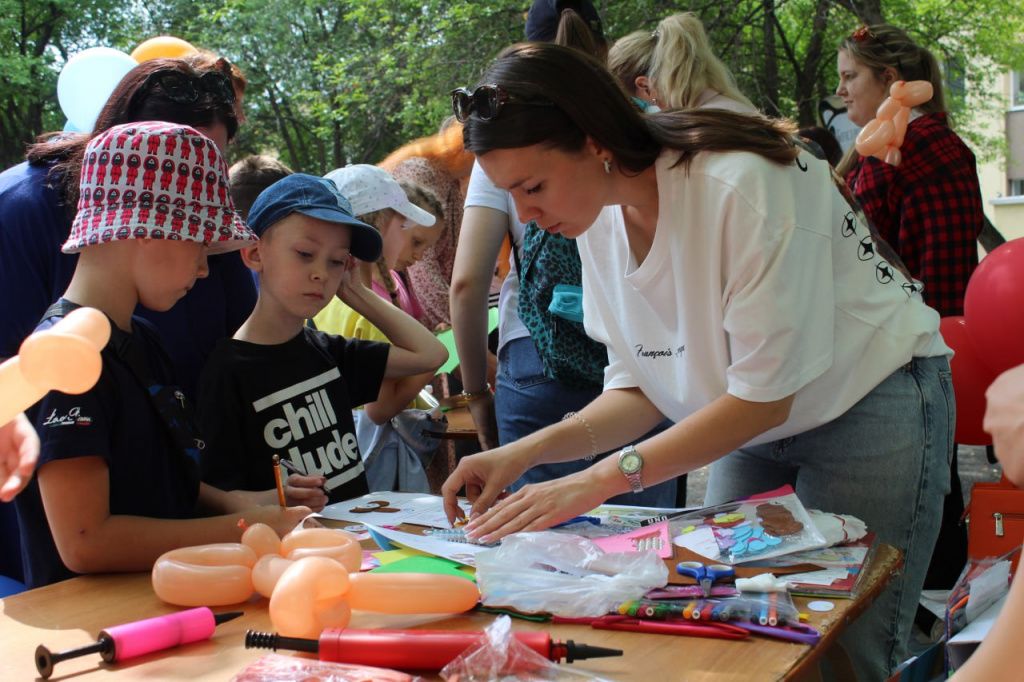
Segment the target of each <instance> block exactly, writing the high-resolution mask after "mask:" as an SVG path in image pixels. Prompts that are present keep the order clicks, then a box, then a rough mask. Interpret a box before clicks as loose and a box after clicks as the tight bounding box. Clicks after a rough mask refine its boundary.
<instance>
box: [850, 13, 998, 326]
mask: <svg viewBox="0 0 1024 682" xmlns="http://www.w3.org/2000/svg"><path fill="white" fill-rule="evenodd" d="M838 62H839V64H838V66H839V87H838V88H837V89H836V94H837V95H839V96H840V97H842V98H843V102H844V103H845V104H846V109H847V114H848V115H849V117H850V120H851V121H853V122H854V123H856V124H857V125H859V126H863V125H865V124H866V123H868V122H869V121H870V120H871V119H873V118H874V117H875V111H876V110H877V109H878V106H879V105H880V104H881V103H882V102H883V101H884V100H885V98H886V97H887V96H888V95H889V86H890V85H892V83H893V82H895V81H898V80H905V81H914V80H926V81H930V82H931V84H932V87H933V88H934V91H935V95H934V96H933V97H932V99H931V100H930V101H928V102H925V103H924V104H922V105H921V106H920V107H916V108H914V109H913V110H912V111H911V114H910V124H909V125H908V126H907V134H906V137H905V139H904V141H903V147H902V149H901V151H902V156H903V161H902V163H901V164H900V165H899V166H892V165H890V164H888V163H885V162H884V161H879V160H878V159H876V158H873V157H862V156H860V155H859V154H857V153H856V151H855V150H854V149H851V150H850V152H849V153H848V154H847V156H846V158H844V159H843V162H842V163H841V164H840V166H839V172H840V174H842V175H843V176H845V178H846V182H847V183H848V184H849V185H850V187H851V188H852V189H853V192H854V195H855V196H856V198H857V200H858V201H859V202H860V204H861V205H862V206H863V208H864V212H865V213H866V214H867V217H868V218H869V219H870V220H871V222H873V223H874V224H875V226H876V227H877V228H878V231H879V233H880V234H881V236H882V238H883V239H885V241H887V242H888V243H889V244H890V245H892V247H893V248H894V249H895V250H896V252H897V253H898V254H899V255H900V257H901V258H902V259H903V261H904V263H906V265H907V268H908V269H909V270H910V273H911V275H913V277H914V278H915V279H918V280H920V281H921V282H922V283H923V284H924V291H923V292H922V293H923V295H924V300H925V302H926V303H927V304H928V305H930V306H931V307H933V308H935V309H936V310H938V311H939V314H940V315H942V316H943V317H945V316H949V315H962V314H963V309H964V291H965V290H966V289H967V280H968V279H970V276H971V273H972V272H974V268H975V267H976V266H977V265H978V247H977V244H976V242H977V238H978V234H979V232H980V231H981V226H982V224H983V222H984V213H983V212H982V204H981V190H980V187H979V184H978V171H977V168H976V165H975V161H974V154H972V153H971V150H970V149H968V148H967V145H965V144H964V142H963V140H961V139H960V137H959V136H957V134H956V133H954V132H953V130H952V129H951V128H950V126H949V121H948V114H947V112H946V105H945V98H944V97H943V92H942V74H941V73H940V71H939V66H938V63H937V62H936V61H935V57H934V56H933V55H932V53H931V52H929V51H928V50H926V49H925V48H923V47H919V46H918V45H916V44H915V43H914V42H913V41H912V40H911V39H910V38H909V37H908V36H907V34H906V33H905V32H904V31H903V30H901V29H898V28H895V27H893V26H887V25H876V26H863V27H861V28H859V29H857V30H856V31H854V32H853V33H852V34H850V36H848V37H847V38H846V39H845V40H843V42H842V43H841V44H840V46H839V60H838Z"/></svg>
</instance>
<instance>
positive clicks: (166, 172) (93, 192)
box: [17, 122, 309, 587]
mask: <svg viewBox="0 0 1024 682" xmlns="http://www.w3.org/2000/svg"><path fill="white" fill-rule="evenodd" d="M227 178H228V171H227V166H226V164H225V163H224V159H223V158H222V157H221V154H220V151H219V150H218V149H217V147H216V146H215V145H214V144H213V142H211V141H210V140H209V139H208V138H206V137H204V136H203V135H201V134H200V133H199V132H197V131H196V130H194V129H192V128H189V127H188V126H182V125H178V124H170V123H161V122H144V123H131V124H126V125H121V126H117V127H114V128H111V129H109V130H107V131H105V132H103V133H100V134H99V135H97V136H96V137H95V138H94V139H92V140H91V141H90V142H89V144H88V146H87V148H86V151H85V161H84V163H83V166H82V174H81V183H80V186H81V198H80V201H79V204H78V213H77V215H76V217H75V220H74V226H73V228H72V231H71V236H70V238H69V239H68V241H67V243H66V244H65V245H64V247H63V250H64V251H65V252H69V253H74V252H79V257H78V263H77V265H76V267H75V273H74V275H73V277H72V278H71V283H70V284H69V285H68V288H67V290H66V291H65V293H64V295H63V296H62V297H61V298H60V299H58V301H57V302H56V303H54V304H53V305H52V306H51V307H50V309H49V310H48V311H47V312H46V314H45V315H44V318H43V320H42V322H40V324H39V326H38V327H37V328H36V329H37V330H42V329H48V328H50V327H52V326H53V325H54V324H55V323H56V321H57V320H59V319H61V318H62V317H64V316H65V315H66V314H67V313H68V312H70V311H71V310H72V309H74V308H77V307H79V306H90V307H93V308H97V309H98V310H100V311H102V312H103V313H104V314H106V315H107V317H109V318H110V321H111V336H110V342H109V343H108V344H107V345H106V346H105V347H104V348H103V350H102V353H101V356H102V359H103V369H102V372H101V374H100V378H99V381H98V382H97V383H96V386H95V387H93V388H92V389H90V390H89V391H87V392H85V393H83V394H81V395H66V394H63V393H59V392H57V391H52V392H50V393H49V394H47V395H46V396H45V397H44V398H43V400H42V402H41V403H40V404H39V405H38V406H37V407H36V408H35V409H34V410H32V411H31V413H30V417H31V418H32V419H33V421H34V423H35V427H36V430H37V431H38V432H39V437H40V441H41V451H40V456H39V463H38V465H37V466H38V468H37V472H38V475H37V476H36V478H35V479H34V480H33V481H32V483H31V484H30V486H29V487H28V488H26V489H25V491H24V492H23V493H22V495H20V496H19V498H18V500H17V502H18V507H19V517H20V522H21V526H22V538H23V539H24V542H23V549H24V552H23V553H24V559H25V568H26V580H27V582H28V583H29V584H30V585H31V586H32V587H38V586H41V585H46V584H49V583H52V582H56V581H58V580H63V579H65V578H68V577H71V576H73V575H74V574H76V573H98V572H107V571H137V570H144V569H147V568H149V567H150V566H152V564H153V563H154V561H155V560H156V559H157V557H159V556H160V555H161V554H163V553H164V552H166V551H168V550H170V549H174V548H175V547H180V546H183V545H196V544H204V543H208V542H229V541H238V539H239V537H240V533H241V531H240V530H239V529H238V528H237V527H236V524H237V522H238V520H239V518H241V517H244V518H245V519H246V521H248V522H249V523H255V522H259V521H262V522H265V523H268V524H270V525H272V526H273V527H275V529H276V530H277V531H278V532H279V533H284V532H286V531H288V530H290V529H291V528H292V527H294V526H295V525H296V523H298V522H299V520H301V519H302V518H303V517H304V516H305V515H306V514H308V513H309V509H308V508H307V507H293V508H289V509H282V508H280V507H278V506H277V505H274V504H273V502H274V496H273V494H271V493H270V491H267V494H265V495H263V496H260V495H258V494H252V495H249V496H240V495H233V494H228V493H226V492H224V491H222V490H218V489H217V488H214V487H213V486H209V485H205V484H200V478H199V462H198V460H199V453H200V451H201V450H203V449H205V441H204V440H203V438H202V437H201V436H200V434H199V432H198V429H197V428H196V426H195V425H196V421H197V420H196V419H195V418H194V417H193V415H192V412H191V409H190V406H189V403H188V401H187V400H186V397H185V395H184V394H183V393H182V391H181V390H180V389H179V388H178V386H177V384H176V381H175V377H174V376H173V370H172V368H171V365H170V361H169V359H168V357H167V354H166V351H165V350H164V348H163V345H162V343H161V341H160V338H159V334H158V333H157V331H156V329H155V328H154V327H153V326H152V325H151V323H149V322H148V321H146V320H144V319H142V318H141V317H137V316H135V315H134V314H133V312H134V310H135V308H136V306H137V305H139V304H141V305H143V306H145V307H147V308H150V309H151V310H156V311H164V310H168V309H170V308H171V307H172V306H173V305H174V303H175V302H176V301H178V299H180V298H181V297H182V296H184V295H185V292H186V291H188V289H189V288H190V287H191V286H192V285H193V284H194V283H195V281H196V279H197V278H201V277H205V276H206V274H207V264H206V256H207V254H208V253H215V252H224V251H230V250H233V249H239V248H241V247H243V246H246V245H249V244H253V243H256V241H257V238H256V236H255V235H254V234H253V233H252V232H251V231H250V230H249V228H247V227H246V226H245V224H244V223H243V222H242V221H241V220H240V219H239V218H238V216H237V214H236V213H235V210H234V207H233V206H232V203H231V198H230V195H229V194H228V192H227ZM268 466H269V465H268ZM261 504H268V505H272V506H257V505H261ZM211 514H215V516H209V515H211ZM200 517H205V518H200Z"/></svg>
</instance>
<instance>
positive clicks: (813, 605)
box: [807, 601, 836, 613]
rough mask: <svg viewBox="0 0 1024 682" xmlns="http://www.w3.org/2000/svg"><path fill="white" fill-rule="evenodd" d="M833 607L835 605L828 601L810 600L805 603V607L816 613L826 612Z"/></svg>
mask: <svg viewBox="0 0 1024 682" xmlns="http://www.w3.org/2000/svg"><path fill="white" fill-rule="evenodd" d="M835 607H836V605H835V604H833V603H832V602H830V601H812V602H808V603H807V608H809V609H810V610H811V611H816V612H818V613H828V612H829V611H831V610H832V609H834V608H835Z"/></svg>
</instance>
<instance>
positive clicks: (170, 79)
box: [137, 69, 235, 106]
mask: <svg viewBox="0 0 1024 682" xmlns="http://www.w3.org/2000/svg"><path fill="white" fill-rule="evenodd" d="M154 86H159V87H160V92H161V93H162V94H163V95H164V96H166V97H167V99H169V100H171V101H172V102H178V103H179V104H195V103H196V102H198V101H199V98H200V97H202V96H203V94H204V93H205V94H208V95H210V96H211V97H212V98H213V99H214V101H215V103H216V104H229V105H232V106H233V105H234V103H235V88H234V87H233V86H232V85H231V79H230V78H228V77H227V76H226V75H224V74H223V73H221V72H219V71H207V72H205V73H203V74H200V75H198V76H193V75H191V74H187V73H182V72H181V71H177V70H175V69H168V70H166V71H154V72H153V73H151V74H149V75H148V76H147V77H146V80H145V81H143V83H142V87H140V88H139V89H138V91H137V94H138V95H140V96H141V95H142V94H144V93H149V92H150V91H151V90H152V89H153V87H154Z"/></svg>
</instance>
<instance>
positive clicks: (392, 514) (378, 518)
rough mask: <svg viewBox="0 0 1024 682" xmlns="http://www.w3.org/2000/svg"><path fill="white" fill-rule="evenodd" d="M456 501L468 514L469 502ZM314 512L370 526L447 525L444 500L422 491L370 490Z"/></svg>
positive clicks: (445, 526)
mask: <svg viewBox="0 0 1024 682" xmlns="http://www.w3.org/2000/svg"><path fill="white" fill-rule="evenodd" d="M459 505H460V506H461V507H462V509H463V511H465V512H466V516H469V510H470V504H469V502H466V501H465V500H460V501H459ZM318 516H322V517H324V518H328V519H335V520H338V521H353V522H356V523H362V524H367V525H374V526H399V525H401V524H403V523H408V524H412V525H416V526H428V527H431V528H449V527H451V524H449V523H448V517H447V515H445V513H444V500H443V499H442V498H441V497H440V496H439V495H424V494H422V493H401V492H378V493H370V494H368V495H363V496H362V497H357V498H355V499H352V500H347V501H345V502H337V503H335V504H329V505H327V506H326V507H324V509H323V510H322V511H321V512H320V513H319V514H318Z"/></svg>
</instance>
